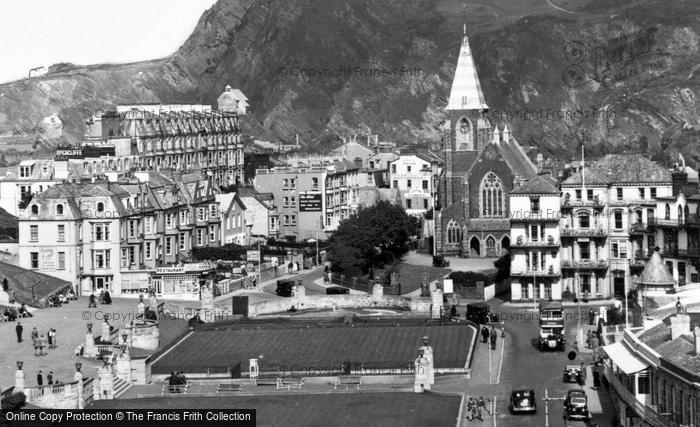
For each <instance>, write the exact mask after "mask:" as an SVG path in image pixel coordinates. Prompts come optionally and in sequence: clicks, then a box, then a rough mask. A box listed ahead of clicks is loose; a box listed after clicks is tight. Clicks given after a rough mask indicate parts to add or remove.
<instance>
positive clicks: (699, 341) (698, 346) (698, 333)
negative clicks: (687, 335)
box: [693, 326, 700, 356]
mask: <svg viewBox="0 0 700 427" xmlns="http://www.w3.org/2000/svg"><path fill="white" fill-rule="evenodd" d="M693 338H694V339H693V342H694V343H695V355H696V356H700V327H699V326H696V327H695V328H694V329H693Z"/></svg>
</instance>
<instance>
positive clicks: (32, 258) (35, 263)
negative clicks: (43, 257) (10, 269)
mask: <svg viewBox="0 0 700 427" xmlns="http://www.w3.org/2000/svg"><path fill="white" fill-rule="evenodd" d="M29 263H30V268H39V252H30V253H29Z"/></svg>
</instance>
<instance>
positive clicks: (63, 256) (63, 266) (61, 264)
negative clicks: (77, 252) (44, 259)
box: [58, 252, 66, 270]
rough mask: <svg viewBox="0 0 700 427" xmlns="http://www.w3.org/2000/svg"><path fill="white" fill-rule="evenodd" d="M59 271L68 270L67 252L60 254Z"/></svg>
mask: <svg viewBox="0 0 700 427" xmlns="http://www.w3.org/2000/svg"><path fill="white" fill-rule="evenodd" d="M58 269H59V270H65V269H66V253H65V252H59V253H58Z"/></svg>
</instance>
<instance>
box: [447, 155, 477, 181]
mask: <svg viewBox="0 0 700 427" xmlns="http://www.w3.org/2000/svg"><path fill="white" fill-rule="evenodd" d="M478 156H479V152H478V151H456V152H452V175H453V176H465V175H466V174H467V172H468V171H469V169H471V167H472V165H473V164H474V162H475V161H476V158H477V157H478Z"/></svg>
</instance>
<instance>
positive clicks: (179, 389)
mask: <svg viewBox="0 0 700 427" xmlns="http://www.w3.org/2000/svg"><path fill="white" fill-rule="evenodd" d="M189 388H190V385H189V384H163V388H162V389H161V394H166V392H167V393H183V394H187V390H188V389H189Z"/></svg>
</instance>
